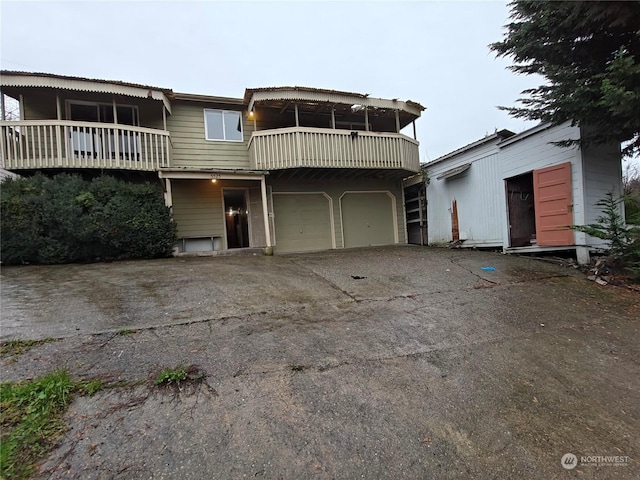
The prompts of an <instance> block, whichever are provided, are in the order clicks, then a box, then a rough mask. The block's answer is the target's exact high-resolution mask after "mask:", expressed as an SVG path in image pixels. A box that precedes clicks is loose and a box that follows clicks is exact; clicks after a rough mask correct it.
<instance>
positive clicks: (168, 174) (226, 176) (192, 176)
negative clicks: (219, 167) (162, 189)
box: [158, 170, 264, 181]
mask: <svg viewBox="0 0 640 480" xmlns="http://www.w3.org/2000/svg"><path fill="white" fill-rule="evenodd" d="M158 175H160V178H173V179H183V180H214V179H215V180H257V181H261V180H263V179H264V175H261V174H257V173H255V172H254V173H251V174H243V173H241V172H235V171H234V172H230V173H225V172H220V171H214V172H202V171H189V170H185V171H180V172H176V171H172V170H160V171H159V172H158Z"/></svg>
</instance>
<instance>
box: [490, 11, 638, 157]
mask: <svg viewBox="0 0 640 480" xmlns="http://www.w3.org/2000/svg"><path fill="white" fill-rule="evenodd" d="M509 5H510V7H511V20H512V22H511V23H509V24H508V25H506V30H507V32H506V34H505V38H504V40H503V41H501V42H496V43H493V44H491V45H490V48H491V49H492V50H493V51H495V52H496V53H497V55H498V56H503V57H512V58H513V60H514V64H513V65H512V66H511V67H509V68H510V69H511V70H512V71H514V72H516V73H519V74H540V75H542V76H543V77H545V79H546V82H545V84H543V85H541V86H540V87H537V88H533V89H529V90H525V91H523V92H522V94H523V95H524V97H523V98H520V99H519V100H518V101H519V103H520V104H521V106H520V107H512V108H504V109H505V110H507V111H509V113H510V114H511V115H513V116H515V117H520V118H527V119H530V120H541V121H545V122H551V123H553V124H560V123H563V122H565V121H568V120H570V121H572V122H573V123H574V124H578V125H583V126H589V127H590V128H589V129H588V130H586V131H585V132H584V133H585V135H584V136H583V140H582V141H583V142H584V143H586V144H589V143H595V144H599V143H605V142H610V141H613V142H620V143H626V142H628V143H626V145H625V148H624V150H623V154H625V155H628V156H632V155H634V154H638V153H640V1H560V2H547V1H537V0H516V1H514V2H512V3H510V4H509Z"/></svg>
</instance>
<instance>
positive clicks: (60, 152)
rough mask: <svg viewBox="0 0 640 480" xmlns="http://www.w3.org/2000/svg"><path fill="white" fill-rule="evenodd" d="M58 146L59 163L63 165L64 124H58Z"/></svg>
mask: <svg viewBox="0 0 640 480" xmlns="http://www.w3.org/2000/svg"><path fill="white" fill-rule="evenodd" d="M56 147H57V151H58V164H59V165H60V166H62V126H61V125H56Z"/></svg>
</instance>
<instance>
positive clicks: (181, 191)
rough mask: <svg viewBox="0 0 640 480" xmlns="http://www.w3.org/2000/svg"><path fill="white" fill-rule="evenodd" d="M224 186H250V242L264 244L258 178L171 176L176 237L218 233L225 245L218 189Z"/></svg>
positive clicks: (255, 244) (247, 187) (223, 219)
mask: <svg viewBox="0 0 640 480" xmlns="http://www.w3.org/2000/svg"><path fill="white" fill-rule="evenodd" d="M225 188H246V189H247V190H250V189H254V192H253V196H251V195H249V196H248V202H249V203H248V207H249V211H250V213H251V218H250V220H249V222H250V226H249V229H250V231H251V246H252V247H262V246H264V245H265V243H266V242H265V238H264V217H263V215H262V198H261V196H260V195H259V189H260V182H258V181H250V180H218V181H217V182H216V183H215V184H214V183H212V182H211V181H209V180H172V181H171V193H172V200H173V219H174V221H175V222H176V224H177V226H178V238H184V237H220V238H222V245H223V248H226V242H227V240H226V236H227V234H226V225H225V218H224V212H223V202H224V199H223V195H222V190H223V189H225Z"/></svg>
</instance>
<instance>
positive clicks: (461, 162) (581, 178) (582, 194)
mask: <svg viewBox="0 0 640 480" xmlns="http://www.w3.org/2000/svg"><path fill="white" fill-rule="evenodd" d="M581 134H582V130H581V128H580V127H578V126H572V125H571V124H570V123H565V124H562V125H559V126H552V125H549V124H542V125H539V126H536V127H534V128H531V129H529V130H527V131H524V132H522V133H519V134H514V133H513V132H510V131H508V130H501V131H497V132H496V133H494V134H493V135H488V136H486V137H485V138H483V139H481V140H478V141H477V142H474V143H471V144H469V145H467V146H465V147H462V148H460V149H458V150H455V151H453V152H451V153H449V154H447V155H444V156H442V157H440V158H437V159H436V160H434V161H432V162H430V163H428V164H427V165H426V170H427V174H428V177H429V183H428V185H427V221H428V227H427V231H428V241H429V244H444V243H450V242H455V243H456V244H457V245H460V246H461V247H493V248H496V247H501V248H502V249H503V250H504V251H505V252H507V253H513V252H518V253H524V252H531V253H533V252H543V251H558V250H575V253H576V256H577V259H578V262H579V263H588V262H589V253H590V252H592V251H595V250H597V249H598V248H599V247H602V246H603V241H602V240H600V239H598V238H595V237H591V236H589V235H586V234H584V233H582V232H579V231H575V230H573V229H571V228H569V227H570V226H571V225H584V224H589V223H594V222H596V219H597V217H598V216H600V215H601V214H602V212H601V211H600V209H599V208H598V207H597V206H596V202H598V200H601V199H603V198H604V197H605V195H606V194H607V192H610V191H612V192H613V193H614V195H615V196H616V197H617V196H619V195H620V194H621V192H622V165H621V155H620V145H619V144H610V145H599V146H588V147H579V146H573V147H564V146H558V145H557V142H562V141H566V140H579V139H580V136H581ZM620 213H621V215H624V209H623V208H622V206H620ZM623 218H624V217H623Z"/></svg>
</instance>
